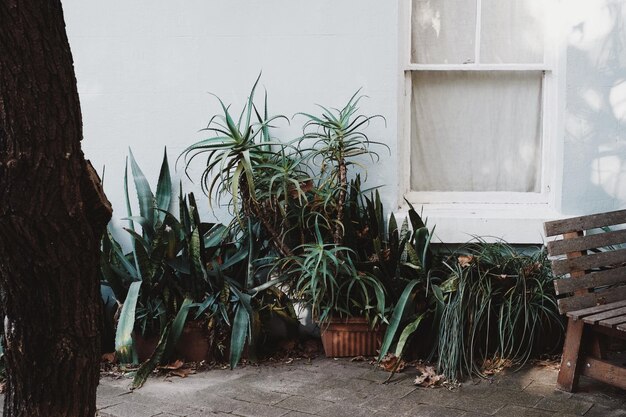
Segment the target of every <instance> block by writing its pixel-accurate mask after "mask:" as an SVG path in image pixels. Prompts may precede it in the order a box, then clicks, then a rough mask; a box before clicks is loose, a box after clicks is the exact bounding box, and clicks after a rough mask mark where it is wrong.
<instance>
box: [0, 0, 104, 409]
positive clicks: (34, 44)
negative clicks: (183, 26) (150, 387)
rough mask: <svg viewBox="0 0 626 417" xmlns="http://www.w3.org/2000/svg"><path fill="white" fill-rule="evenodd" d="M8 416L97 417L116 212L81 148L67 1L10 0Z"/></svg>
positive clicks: (5, 299)
mask: <svg viewBox="0 0 626 417" xmlns="http://www.w3.org/2000/svg"><path fill="white" fill-rule="evenodd" d="M0 27H1V29H0V201H1V204H0V305H1V308H2V314H3V315H4V343H5V360H6V367H7V374H8V375H7V384H6V394H5V403H4V415H5V416H29V417H39V416H49V417H56V416H94V415H95V412H96V408H95V397H96V387H97V385H98V378H99V360H100V351H99V348H100V340H99V338H100V336H99V326H100V320H101V314H102V311H101V310H102V304H101V301H100V293H99V273H98V252H99V245H100V237H101V234H102V232H103V231H104V227H105V226H106V223H107V222H108V220H109V218H110V216H111V207H110V204H109V202H108V201H107V200H106V197H105V196H104V194H103V192H102V188H101V186H100V182H99V179H98V176H97V174H96V173H95V171H94V170H93V168H92V167H91V165H90V164H89V162H88V161H85V159H84V156H83V153H82V151H81V148H80V141H81V139H82V122H81V113H80V104H79V100H78V92H77V89H76V78H75V75H74V68H73V62H72V55H71V52H70V48H69V43H68V40H67V35H66V33H65V22H64V19H63V11H62V8H61V3H60V1H59V0H24V1H22V0H0Z"/></svg>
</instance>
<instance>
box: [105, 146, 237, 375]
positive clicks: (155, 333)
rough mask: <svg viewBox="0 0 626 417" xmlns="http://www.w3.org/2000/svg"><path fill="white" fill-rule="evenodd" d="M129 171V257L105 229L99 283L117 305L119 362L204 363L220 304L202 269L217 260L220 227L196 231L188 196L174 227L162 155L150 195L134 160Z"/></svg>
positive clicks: (193, 204) (183, 199)
mask: <svg viewBox="0 0 626 417" xmlns="http://www.w3.org/2000/svg"><path fill="white" fill-rule="evenodd" d="M130 163H131V169H132V174H133V179H134V183H135V188H136V190H137V199H138V203H139V211H140V214H139V215H138V216H133V215H132V212H131V208H130V200H129V198H128V175H127V173H126V174H125V184H124V186H125V189H126V192H127V193H126V194H127V206H128V211H129V216H128V217H127V218H126V219H124V220H126V221H128V223H129V227H126V228H125V230H126V232H127V233H128V234H129V235H130V237H131V244H130V251H128V252H127V251H124V250H123V248H122V245H120V243H119V242H118V241H117V240H116V239H115V237H114V231H113V230H112V229H111V228H109V230H108V231H107V233H106V234H105V236H104V237H103V242H102V255H101V271H102V277H103V280H104V281H106V282H107V283H108V284H109V285H110V286H111V288H112V290H113V292H114V293H115V295H116V298H117V299H118V300H119V301H120V302H123V304H122V308H121V311H120V315H119V321H118V326H117V331H116V341H115V347H116V351H117V355H118V358H119V360H120V361H121V362H134V363H137V362H142V363H148V362H149V363H150V366H152V365H153V364H154V365H155V366H156V364H158V363H159V362H161V361H166V360H168V359H169V358H170V357H171V356H173V355H177V356H179V357H180V358H183V359H186V360H190V361H200V360H204V359H208V358H209V352H210V350H211V341H212V331H213V330H214V327H215V326H216V321H215V320H214V316H215V311H216V310H217V309H218V306H217V305H218V304H219V300H220V299H219V297H218V296H217V294H218V290H219V288H218V286H216V285H214V283H211V282H210V279H209V276H208V273H207V270H206V263H207V261H208V260H210V259H213V258H214V257H216V256H218V253H219V250H220V248H221V245H222V240H223V238H224V230H225V227H224V226H222V225H211V224H205V223H201V222H200V219H199V215H198V209H197V205H196V202H195V199H194V196H193V194H189V195H188V196H186V197H183V194H182V190H181V192H180V196H179V213H180V214H179V217H180V219H178V218H176V216H174V215H173V214H172V212H171V207H170V206H171V200H172V198H171V195H172V184H171V179H170V173H169V166H168V162H167V154H165V155H164V158H163V163H162V165H161V171H160V175H159V181H158V184H157V189H156V194H153V193H152V190H151V189H150V186H149V184H148V181H147V180H146V178H145V176H144V175H143V173H142V171H141V169H140V168H139V166H138V165H137V163H136V161H135V159H134V157H133V155H132V153H131V154H130ZM137 226H139V229H140V230H137V228H136V227H137ZM165 342H167V343H165ZM159 344H162V345H163V348H162V349H161V351H160V352H159V348H158V346H159ZM165 345H167V346H165ZM147 373H149V372H147ZM138 374H139V373H138Z"/></svg>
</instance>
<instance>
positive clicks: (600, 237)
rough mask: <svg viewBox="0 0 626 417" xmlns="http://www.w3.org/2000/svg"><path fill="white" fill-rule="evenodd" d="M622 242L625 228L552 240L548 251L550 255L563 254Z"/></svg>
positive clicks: (625, 236)
mask: <svg viewBox="0 0 626 417" xmlns="http://www.w3.org/2000/svg"><path fill="white" fill-rule="evenodd" d="M622 243H626V229H625V230H615V231H610V232H605V233H598V234H596V235H587V236H581V237H576V238H573V239H561V240H554V241H552V242H548V253H549V254H550V255H552V256H556V255H565V254H566V253H569V252H578V251H584V250H588V249H597V248H603V247H607V246H612V245H619V244H622Z"/></svg>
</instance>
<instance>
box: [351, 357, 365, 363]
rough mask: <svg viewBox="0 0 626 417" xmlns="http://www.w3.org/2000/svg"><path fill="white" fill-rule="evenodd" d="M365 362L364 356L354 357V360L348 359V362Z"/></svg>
mask: <svg viewBox="0 0 626 417" xmlns="http://www.w3.org/2000/svg"><path fill="white" fill-rule="evenodd" d="M366 360H367V358H366V357H365V356H355V357H354V358H352V359H350V362H365V361H366Z"/></svg>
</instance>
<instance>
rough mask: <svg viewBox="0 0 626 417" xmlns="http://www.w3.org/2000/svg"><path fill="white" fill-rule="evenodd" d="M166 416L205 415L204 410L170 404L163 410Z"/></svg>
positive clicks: (186, 416)
mask: <svg viewBox="0 0 626 417" xmlns="http://www.w3.org/2000/svg"><path fill="white" fill-rule="evenodd" d="M162 410H163V412H164V413H166V414H171V415H173V416H178V417H188V416H197V415H199V414H202V413H204V412H205V411H204V409H202V408H198V407H189V406H186V405H184V404H169V405H167V406H166V407H164V408H162Z"/></svg>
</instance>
